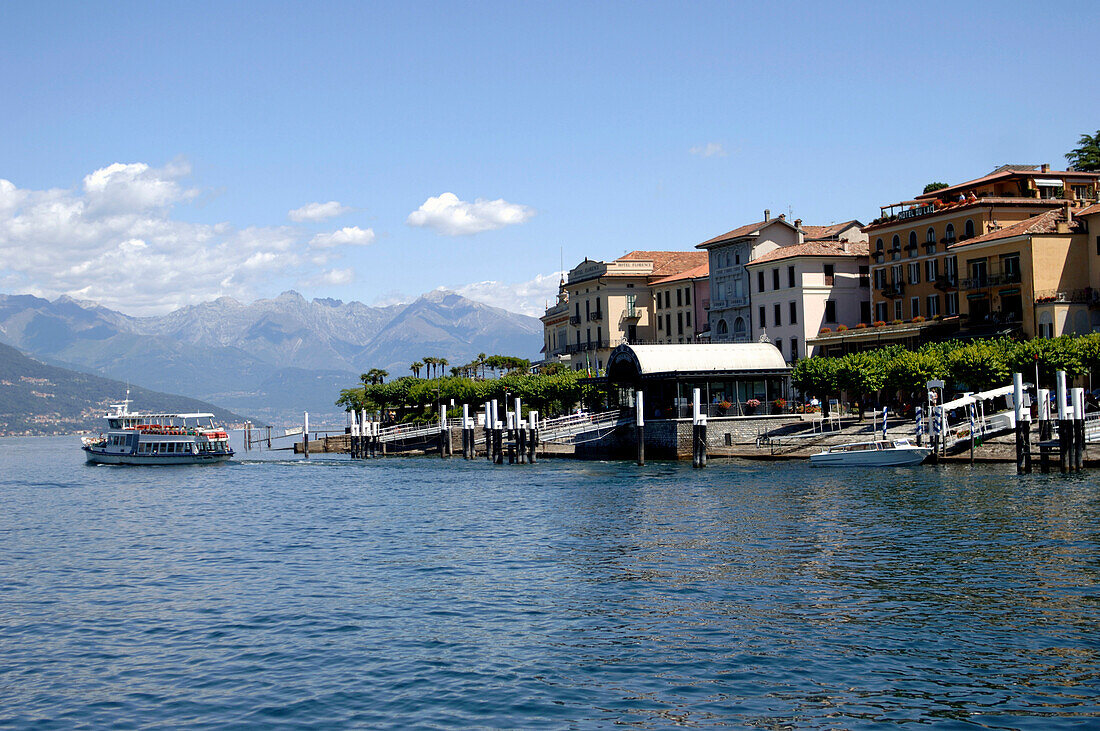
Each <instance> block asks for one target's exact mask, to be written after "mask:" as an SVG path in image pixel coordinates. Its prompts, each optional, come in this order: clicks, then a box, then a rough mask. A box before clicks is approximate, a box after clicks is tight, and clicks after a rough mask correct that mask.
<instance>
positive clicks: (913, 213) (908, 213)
mask: <svg viewBox="0 0 1100 731" xmlns="http://www.w3.org/2000/svg"><path fill="white" fill-rule="evenodd" d="M934 210H936V207H935V206H921V207H920V208H907V209H906V210H904V211H902V212H900V213H899V214H898V220H899V221H903V220H905V219H906V218H916V217H917V216H923V215H924V214H926V213H931V212H932V211H934Z"/></svg>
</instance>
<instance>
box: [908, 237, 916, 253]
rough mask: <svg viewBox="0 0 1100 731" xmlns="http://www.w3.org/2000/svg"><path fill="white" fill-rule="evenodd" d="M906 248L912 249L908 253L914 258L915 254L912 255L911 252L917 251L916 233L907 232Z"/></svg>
mask: <svg viewBox="0 0 1100 731" xmlns="http://www.w3.org/2000/svg"><path fill="white" fill-rule="evenodd" d="M908 248H909V249H912V251H911V252H910V256H915V254H913V253H912V252H913V251H916V250H917V232H916V231H910V232H909V246H908Z"/></svg>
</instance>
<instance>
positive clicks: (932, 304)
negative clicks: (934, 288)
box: [928, 294, 940, 317]
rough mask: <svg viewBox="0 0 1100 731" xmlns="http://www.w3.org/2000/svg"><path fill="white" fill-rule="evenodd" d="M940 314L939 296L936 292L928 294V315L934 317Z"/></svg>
mask: <svg viewBox="0 0 1100 731" xmlns="http://www.w3.org/2000/svg"><path fill="white" fill-rule="evenodd" d="M939 314H940V296H939V295H938V294H930V295H928V316H929V317H936V316H937V315H939Z"/></svg>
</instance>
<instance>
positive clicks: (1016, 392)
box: [1012, 373, 1029, 474]
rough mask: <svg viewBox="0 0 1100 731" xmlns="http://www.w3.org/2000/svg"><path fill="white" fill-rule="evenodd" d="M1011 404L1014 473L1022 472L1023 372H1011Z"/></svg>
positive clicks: (1024, 423)
mask: <svg viewBox="0 0 1100 731" xmlns="http://www.w3.org/2000/svg"><path fill="white" fill-rule="evenodd" d="M1012 406H1013V410H1014V414H1015V416H1016V474H1023V473H1024V429H1025V428H1026V427H1027V426H1029V425H1028V424H1027V423H1026V422H1025V421H1024V374H1023V373H1013V374H1012Z"/></svg>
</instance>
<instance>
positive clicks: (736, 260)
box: [733, 251, 741, 264]
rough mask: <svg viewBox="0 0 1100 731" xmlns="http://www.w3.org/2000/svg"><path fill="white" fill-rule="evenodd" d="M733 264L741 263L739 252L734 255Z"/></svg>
mask: <svg viewBox="0 0 1100 731" xmlns="http://www.w3.org/2000/svg"><path fill="white" fill-rule="evenodd" d="M733 263H734V264H740V263H741V252H740V251H738V252H737V253H736V254H734V255H733Z"/></svg>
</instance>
